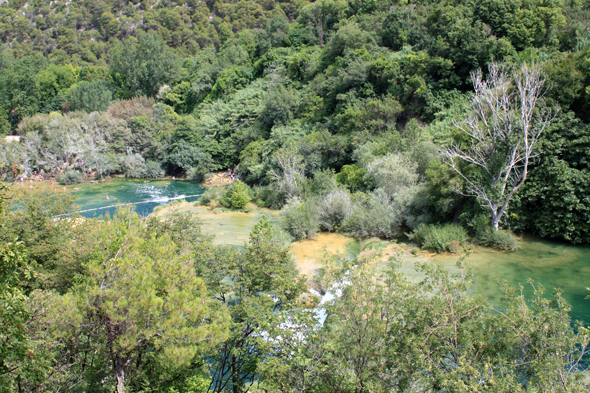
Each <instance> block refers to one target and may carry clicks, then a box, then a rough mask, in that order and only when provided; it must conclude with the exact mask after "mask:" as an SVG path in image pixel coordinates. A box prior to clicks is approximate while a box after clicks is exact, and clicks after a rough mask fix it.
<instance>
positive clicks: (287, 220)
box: [280, 198, 320, 240]
mask: <svg viewBox="0 0 590 393" xmlns="http://www.w3.org/2000/svg"><path fill="white" fill-rule="evenodd" d="M280 222H281V227H282V228H283V229H284V230H285V231H286V232H287V233H289V234H290V235H291V236H293V238H294V239H295V240H301V239H309V238H311V237H313V235H315V234H316V233H317V231H318V230H319V229H320V222H319V217H318V214H317V212H316V210H315V209H313V208H312V206H311V205H310V204H307V203H304V202H301V200H300V199H299V198H291V199H290V200H289V202H287V204H286V205H285V206H284V207H283V209H282V210H281V213H280Z"/></svg>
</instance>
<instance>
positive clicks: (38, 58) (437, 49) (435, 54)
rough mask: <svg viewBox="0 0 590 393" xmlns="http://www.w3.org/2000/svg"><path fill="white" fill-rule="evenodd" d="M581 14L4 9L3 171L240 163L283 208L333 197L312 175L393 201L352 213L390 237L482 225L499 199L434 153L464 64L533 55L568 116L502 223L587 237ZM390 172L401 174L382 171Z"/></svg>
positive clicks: (144, 5) (56, 4)
mask: <svg viewBox="0 0 590 393" xmlns="http://www.w3.org/2000/svg"><path fill="white" fill-rule="evenodd" d="M588 7H589V4H588V3H587V2H583V1H573V0H572V1H565V2H562V1H536V0H531V1H518V0H514V1H508V2H506V1H502V2H500V1H495V0H490V1H477V2H475V1H474V2H452V1H442V2H440V1H432V2H430V1H416V2H409V3H405V2H399V3H396V2H389V1H377V0H373V1H357V0H350V1H332V0H325V1H317V2H314V3H308V2H305V1H301V2H275V1H272V0H269V1H257V2H256V1H238V2H229V1H215V2H200V1H199V2H197V1H192V0H191V1H189V2H184V3H176V2H174V1H157V2H154V1H142V2H139V3H137V4H133V3H130V2H118V1H115V2H112V1H85V2H84V1H67V2H61V1H51V2H43V1H31V2H24V1H7V2H3V3H2V4H1V5H0V38H1V40H2V47H1V48H2V49H1V53H0V69H1V73H0V132H1V133H3V134H14V135H20V136H21V142H20V144H12V145H8V144H3V145H2V146H1V155H0V160H1V161H0V162H1V163H2V167H3V168H4V169H3V172H4V173H5V175H6V176H8V178H10V177H11V176H18V175H19V174H21V173H24V174H32V173H35V172H37V173H46V174H54V173H61V172H71V171H79V172H80V173H89V172H92V173H97V174H98V175H99V176H105V175H110V174H117V173H123V174H125V175H127V176H131V177H159V176H163V175H165V174H168V175H176V176H178V175H182V174H185V173H188V175H189V176H190V177H192V178H195V179H200V178H202V176H203V175H205V174H206V173H208V172H211V171H215V170H221V169H227V168H228V167H231V168H233V167H234V166H236V172H237V173H239V174H240V176H241V177H242V180H244V181H245V182H246V183H247V184H249V185H250V186H255V187H256V188H255V189H254V190H253V191H251V193H252V194H253V197H254V199H256V200H259V201H260V203H261V204H264V205H266V206H270V207H274V208H280V207H282V206H283V204H284V203H286V202H287V201H288V200H289V199H291V200H295V199H293V198H294V197H295V198H298V199H297V201H298V202H297V203H300V202H303V203H305V201H306V200H309V199H310V198H311V197H312V196H313V197H317V196H318V195H320V196H321V194H322V193H323V191H321V190H318V189H314V185H313V179H314V178H318V177H320V178H321V177H322V176H323V177H325V178H330V179H332V180H333V181H334V182H337V183H338V184H340V185H344V186H346V188H347V189H348V191H349V194H350V196H348V195H347V196H343V195H339V197H340V199H341V201H340V203H341V204H345V205H348V204H352V205H355V204H357V205H358V204H360V205H363V206H371V209H370V210H373V211H377V210H379V209H380V210H379V211H380V212H379V213H375V215H376V217H374V218H370V217H364V216H363V215H362V214H360V215H358V217H352V218H351V219H350V220H348V219H347V222H348V232H350V233H352V234H355V235H358V236H374V235H377V236H381V237H388V236H392V235H395V234H396V233H401V231H402V230H408V229H410V230H411V229H413V228H414V227H416V226H417V225H418V224H419V223H421V222H424V223H429V222H446V221H451V220H454V221H460V222H461V223H462V224H463V225H464V226H467V227H468V228H475V226H477V224H476V223H474V222H476V221H477V217H478V216H479V215H480V214H487V212H486V211H485V210H484V209H482V208H481V207H480V204H479V203H477V202H476V201H475V200H474V199H473V198H468V197H467V198H466V197H462V196H461V195H460V194H458V193H455V192H453V190H460V189H461V188H462V187H464V185H462V181H463V180H462V178H460V177H459V176H458V175H457V173H454V172H453V171H450V170H449V168H448V167H447V166H446V165H441V160H440V158H439V155H438V151H439V150H440V148H441V146H445V145H448V144H449V143H451V142H452V141H457V138H458V134H457V132H456V130H455V127H454V126H453V124H454V123H455V122H456V121H457V120H460V119H462V118H463V117H464V116H465V111H466V109H465V108H466V103H467V99H468V97H469V95H470V94H472V93H471V92H472V85H471V79H470V73H471V72H474V71H476V70H478V69H482V70H483V72H484V73H485V72H487V66H488V65H489V64H490V63H492V62H500V63H503V64H505V65H507V66H510V65H514V66H516V67H518V65H519V64H522V63H524V62H528V63H530V64H538V65H540V66H541V68H542V70H543V73H544V75H545V77H546V79H547V80H546V83H545V85H544V88H547V94H546V96H545V100H544V103H545V105H546V106H547V107H552V108H555V111H556V112H557V108H559V112H558V115H557V117H556V118H555V119H554V121H553V122H552V124H551V126H550V127H549V128H548V129H547V130H545V131H544V132H543V133H542V135H541V138H540V141H539V143H538V147H539V149H538V150H537V153H541V154H540V155H538V158H536V159H533V160H531V162H530V166H531V169H530V173H529V176H528V180H527V182H526V184H525V185H524V187H523V188H521V189H520V190H519V191H518V192H517V193H516V194H515V196H514V198H513V200H512V201H511V203H510V206H509V210H508V211H507V213H506V215H505V216H504V217H505V218H504V219H503V220H502V222H501V225H502V226H503V227H505V228H511V229H513V230H526V231H534V232H537V233H539V234H541V235H542V236H548V237H555V238H563V239H566V240H569V241H572V242H576V243H586V242H588V241H589V239H590V225H588V223H589V222H590V210H589V209H590V200H589V199H588V195H590V190H589V189H588V184H590V182H589V180H590V178H589V176H590V175H589V168H588V160H587V158H586V155H587V154H586V152H587V149H588V144H589V142H588V141H589V137H590V126H589V125H588V122H589V121H590V115H589V113H590V112H589V102H590V101H589V100H590V66H589V64H590V39H589V38H588V37H590V30H589V28H590V10H589V9H588ZM286 171H291V173H286ZM391 171H394V172H396V171H405V172H406V173H405V174H403V175H401V177H402V178H403V179H401V178H398V179H389V180H388V179H387V173H391ZM381 172H387V173H385V174H384V173H381ZM70 175H71V176H70V177H72V178H73V179H74V180H75V178H76V175H75V174H73V175H72V174H70ZM287 178H292V179H295V180H292V181H285V179H287ZM400 179H401V180H400ZM332 180H331V181H332ZM318 182H324V183H325V181H323V180H321V179H320V180H318ZM318 182H316V183H318ZM396 182H397V183H396ZM328 183H329V182H328ZM385 183H387V184H385ZM379 190H386V191H387V194H388V195H384V194H383V193H381V194H380V193H379ZM331 191H333V190H328V191H326V192H325V193H324V194H329V193H330V192H331ZM402 194H403V196H402ZM393 195H398V197H396V198H395V197H393ZM350 198H352V200H350ZM316 202H317V201H316ZM316 202H314V204H315V203H316ZM319 203H321V201H320V202H319ZM376 206H378V207H379V208H378V209H377V208H374V207H376ZM299 208H301V207H299ZM353 210H354V209H353ZM341 214H344V215H345V216H346V215H348V213H346V212H344V213H342V212H341ZM353 216H354V214H353ZM377 217H378V218H380V219H381V220H382V221H384V222H381V223H380V224H376V223H375V222H374V221H375V218H377ZM383 217H388V218H387V219H383ZM312 224H313V223H312ZM337 224H338V225H340V224H342V223H337ZM329 225H330V224H328V226H329ZM338 225H337V226H338ZM311 226H312V227H313V226H314V225H311ZM340 226H341V225H340ZM324 227H325V226H324ZM324 229H325V228H324ZM328 229H330V228H328ZM473 230H475V229H473ZM307 232H309V231H307V230H304V231H303V233H307ZM311 232H313V228H311Z"/></svg>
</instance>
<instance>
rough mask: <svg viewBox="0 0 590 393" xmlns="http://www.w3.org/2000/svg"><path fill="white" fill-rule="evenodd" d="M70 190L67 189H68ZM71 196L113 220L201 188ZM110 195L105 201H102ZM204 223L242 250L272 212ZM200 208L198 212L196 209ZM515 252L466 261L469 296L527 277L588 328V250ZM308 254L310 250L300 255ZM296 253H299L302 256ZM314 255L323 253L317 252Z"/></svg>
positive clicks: (135, 182) (444, 258)
mask: <svg viewBox="0 0 590 393" xmlns="http://www.w3.org/2000/svg"><path fill="white" fill-rule="evenodd" d="M68 188H69V189H71V186H70V187H68ZM78 188H79V189H78V190H77V191H75V201H76V204H78V205H79V207H80V210H82V211H83V212H82V214H83V215H84V216H86V217H94V216H101V215H104V214H105V213H106V212H109V214H111V215H112V213H113V212H114V211H115V209H116V205H117V204H118V203H120V204H126V203H132V204H135V208H136V211H137V212H138V213H139V214H140V215H142V216H147V215H149V214H151V213H152V212H153V210H154V209H155V208H156V207H157V206H160V205H163V204H166V203H169V202H170V201H172V200H174V198H180V197H182V196H186V200H187V201H188V202H191V201H195V200H197V199H198V198H199V196H200V195H201V194H202V193H203V191H204V188H203V187H201V186H200V185H199V184H198V183H192V182H186V181H178V180H177V181H173V180H148V181H147V182H146V181H145V180H141V179H113V180H109V181H107V182H103V183H91V184H88V183H85V184H83V185H79V186H78ZM107 195H108V196H109V199H107V198H106V196H107ZM191 209H193V210H195V213H197V214H199V215H200V216H201V219H202V220H203V230H204V231H205V232H206V233H210V234H212V235H214V236H215V237H216V240H215V241H216V243H223V244H235V245H243V244H244V242H246V241H247V239H248V236H249V233H250V231H251V230H252V227H253V225H254V224H255V223H256V222H257V221H258V219H259V218H260V214H263V213H264V214H267V215H268V216H269V217H271V220H272V221H273V222H274V221H276V212H270V211H268V212H262V211H260V212H258V211H257V212H256V213H255V214H246V213H237V212H230V213H220V214H213V213H212V212H210V211H208V210H207V209H205V208H200V207H196V206H195V207H191ZM199 209H200V210H199ZM519 245H520V249H518V250H517V251H514V252H495V251H493V250H489V249H478V250H477V252H475V253H472V254H469V256H468V257H467V259H466V262H467V265H468V267H470V268H471V269H472V270H473V273H474V276H475V282H474V287H473V291H474V292H475V293H478V294H481V295H483V296H486V297H487V298H488V299H490V301H491V302H492V303H497V302H498V301H499V299H500V297H501V296H502V293H501V292H500V290H499V285H498V284H497V282H496V281H497V280H506V281H508V283H509V284H510V285H512V286H518V285H520V284H522V285H524V287H525V293H526V294H527V295H529V296H531V295H532V292H533V290H532V288H530V287H529V286H527V285H526V281H527V280H528V279H529V278H531V279H533V280H534V281H535V283H536V284H540V285H543V286H544V287H545V289H546V290H547V293H548V294H551V293H552V292H553V291H554V290H555V289H557V288H559V289H561V290H563V296H564V298H565V299H566V300H567V301H568V303H569V304H571V306H572V312H571V315H572V318H573V319H574V320H581V321H584V322H585V323H586V324H588V325H590V300H587V299H586V296H587V295H589V294H590V292H589V291H588V290H587V289H586V288H587V287H590V247H585V246H573V245H571V244H566V243H558V242H551V241H546V240H541V239H539V238H536V237H532V236H528V237H525V238H524V239H522V240H520V241H519ZM303 251H305V252H307V253H309V252H311V253H313V252H314V251H313V250H311V247H310V249H309V250H303ZM303 251H301V252H303ZM318 252H322V254H323V250H320V251H318ZM458 258H459V256H457V255H440V256H436V257H434V258H433V260H434V261H438V262H440V263H442V264H443V265H445V266H447V267H449V269H451V270H452V268H453V266H454V265H455V263H456V261H457V259H458Z"/></svg>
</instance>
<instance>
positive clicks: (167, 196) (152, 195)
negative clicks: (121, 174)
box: [74, 179, 204, 217]
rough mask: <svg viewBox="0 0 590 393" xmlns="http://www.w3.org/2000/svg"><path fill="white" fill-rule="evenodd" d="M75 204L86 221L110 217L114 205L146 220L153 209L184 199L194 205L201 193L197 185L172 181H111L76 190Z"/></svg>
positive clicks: (85, 185) (84, 186)
mask: <svg viewBox="0 0 590 393" xmlns="http://www.w3.org/2000/svg"><path fill="white" fill-rule="evenodd" d="M77 188H78V189H79V190H78V191H75V193H74V195H75V203H76V204H77V205H78V206H79V207H80V210H82V215H83V216H86V217H94V216H101V215H104V214H105V213H106V212H108V213H109V214H110V215H111V216H112V214H113V213H114V211H115V209H116V206H117V204H119V203H120V204H123V205H124V204H126V203H130V204H135V209H136V211H137V213H138V214H139V215H141V216H147V215H149V214H151V213H152V211H153V210H154V208H156V207H157V206H159V205H162V204H165V203H168V202H170V201H171V200H174V199H175V198H180V197H186V200H187V201H194V200H197V199H198V198H199V196H200V195H201V194H202V193H203V190H204V189H203V187H201V186H200V185H199V184H198V183H193V182H188V181H179V180H176V181H173V180H142V179H112V180H109V181H106V182H103V183H85V184H83V185H79V186H78V187H77Z"/></svg>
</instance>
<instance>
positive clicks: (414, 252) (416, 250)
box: [412, 247, 420, 255]
mask: <svg viewBox="0 0 590 393" xmlns="http://www.w3.org/2000/svg"><path fill="white" fill-rule="evenodd" d="M418 254H420V249H419V248H418V247H414V248H412V255H418Z"/></svg>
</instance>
